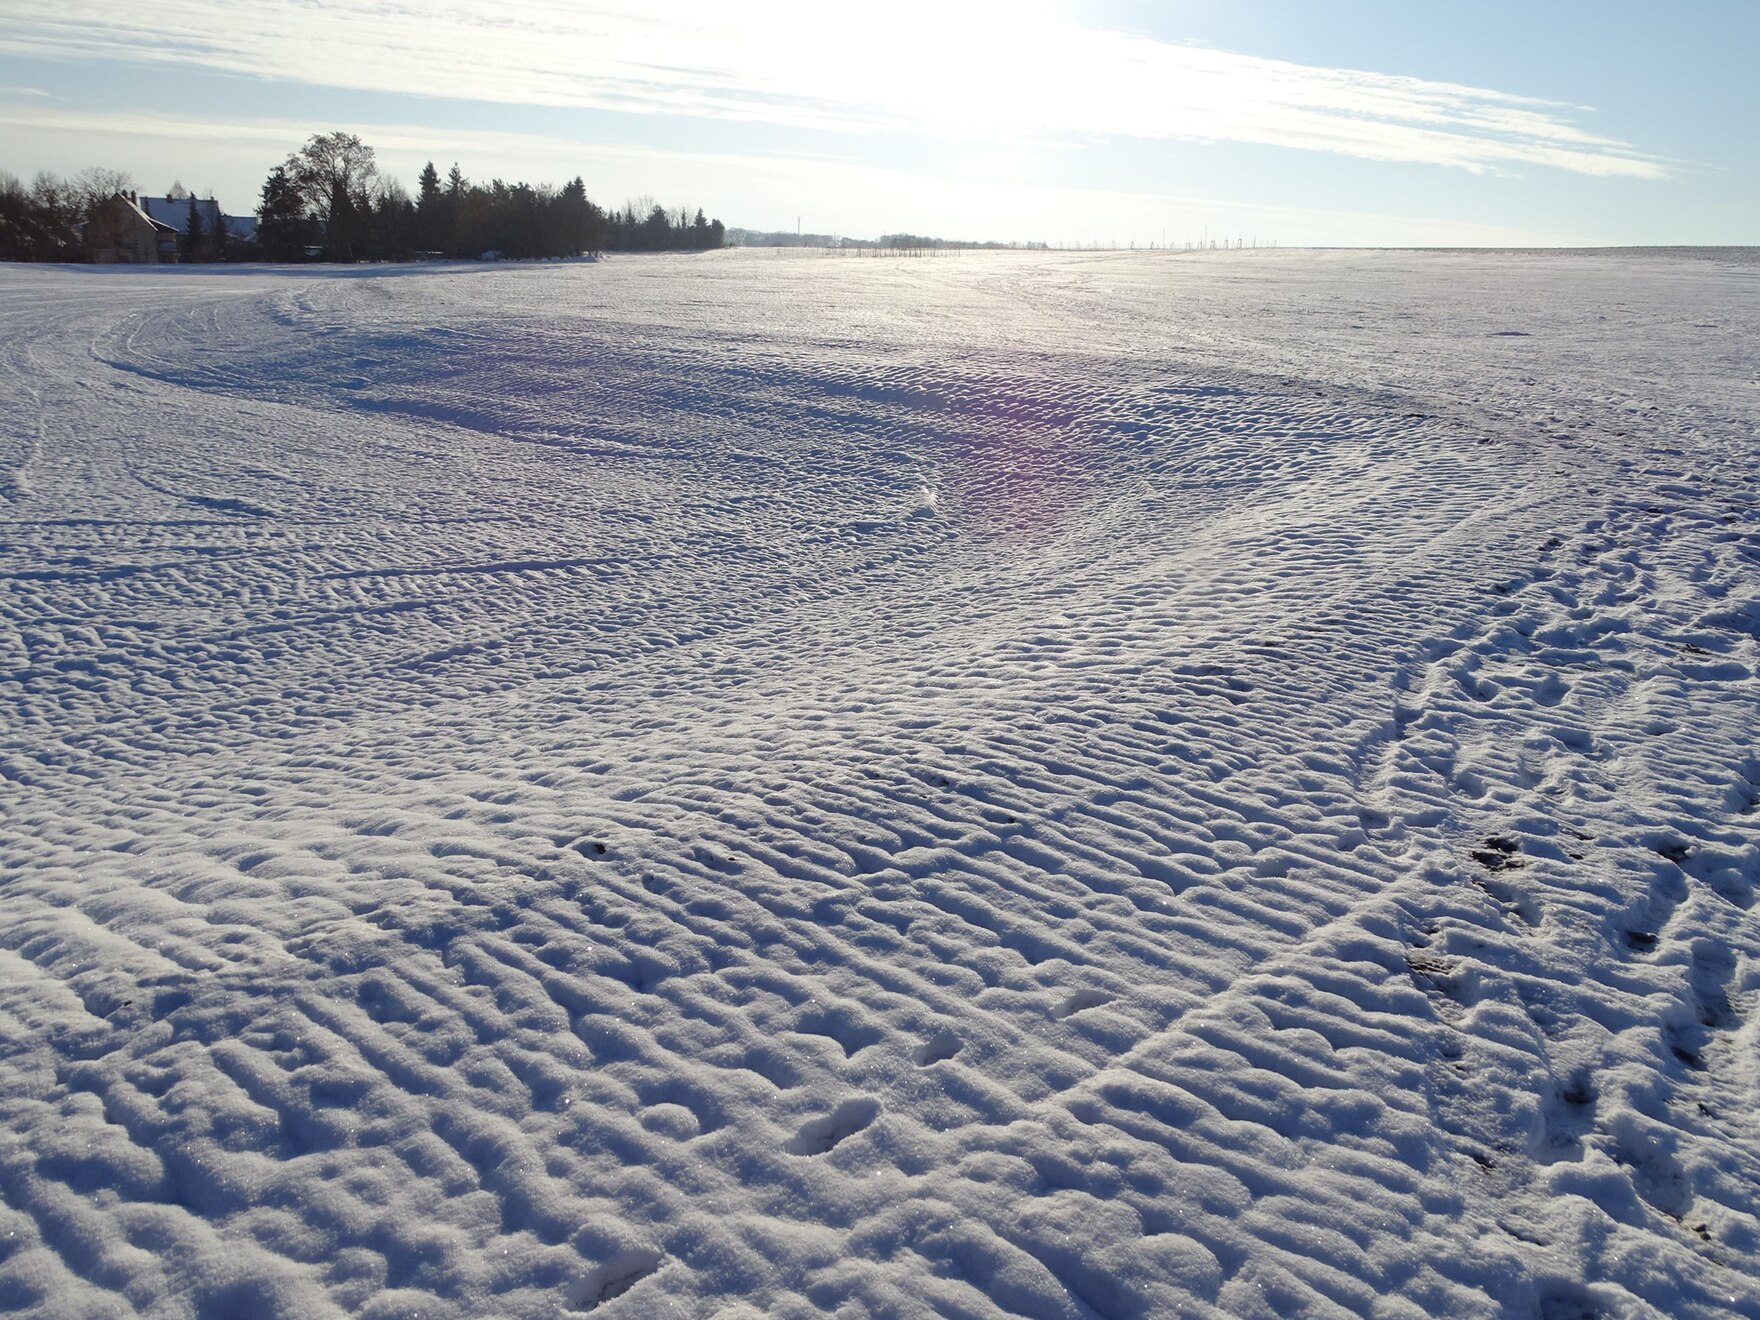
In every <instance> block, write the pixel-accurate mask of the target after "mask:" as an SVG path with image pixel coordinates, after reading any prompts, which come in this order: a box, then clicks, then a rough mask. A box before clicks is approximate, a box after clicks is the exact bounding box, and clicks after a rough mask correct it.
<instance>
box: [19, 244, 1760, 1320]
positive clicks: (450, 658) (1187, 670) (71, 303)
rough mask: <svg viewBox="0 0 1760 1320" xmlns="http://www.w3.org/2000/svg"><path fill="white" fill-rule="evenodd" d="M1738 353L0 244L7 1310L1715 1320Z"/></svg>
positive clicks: (1750, 709)
mask: <svg viewBox="0 0 1760 1320" xmlns="http://www.w3.org/2000/svg"><path fill="white" fill-rule="evenodd" d="M1757 332H1760V264H1754V263H1752V261H1751V260H1745V259H1744V254H1742V253H1730V254H1724V256H1723V257H1722V259H1717V260H1695V259H1689V258H1688V257H1687V256H1685V255H1670V254H1652V255H1643V254H1623V255H1621V254H1603V255H1594V256H1577V255H1542V254H1531V255H1499V256H1488V255H1472V254H1410V253H1403V254H1402V253H1358V254H1347V253H1330V254H1326V253H1298V252H1287V251H1279V252H1241V253H1228V254H1221V253H1207V254H1203V255H1192V256H1185V255H1172V254H1164V253H1155V254H1125V253H1120V254H1059V253H1039V254H1009V253H1002V254H994V255H984V256H976V255H973V256H967V257H962V258H958V259H943V260H915V261H905V260H898V261H878V260H867V261H852V260H834V259H829V258H824V257H817V256H807V255H802V254H793V253H790V254H786V255H782V256H778V255H775V254H771V253H753V252H729V253H718V254H712V255H709V256H699V257H684V256H680V257H662V258H655V259H630V258H626V259H619V260H615V261H611V262H606V263H603V264H599V265H572V266H556V267H543V266H538V267H494V268H475V267H447V268H438V269H427V270H418V269H400V270H385V271H366V270H334V271H323V270H313V269H299V270H280V271H277V270H254V271H252V270H245V269H231V270H212V271H204V270H193V269H168V270H160V271H137V272H126V271H118V270H114V269H110V270H74V269H67V270H44V269H27V268H14V269H6V270H3V271H0V495H3V496H4V499H3V500H0V574H3V577H4V592H3V594H0V621H3V622H0V657H3V658H0V690H3V691H4V697H5V704H4V706H3V708H0V719H3V720H4V723H3V724H0V779H3V783H0V900H3V901H0V1310H14V1311H19V1312H23V1313H26V1314H31V1315H39V1316H67V1317H82V1318H84V1317H104V1316H122V1315H129V1314H134V1313H141V1314H146V1315H152V1316H167V1317H170V1316H197V1317H205V1318H218V1317H267V1316H289V1317H294V1316H297V1317H323V1316H330V1315H336V1314H342V1313H352V1314H360V1315H364V1316H379V1317H392V1316H400V1317H415V1316H426V1317H480V1316H491V1315H506V1316H551V1315H572V1314H583V1313H591V1314H593V1315H595V1316H599V1317H607V1318H609V1317H649V1316H654V1317H669V1316H680V1317H683V1316H710V1315H721V1316H724V1317H728V1318H729V1320H732V1318H733V1317H741V1316H744V1317H752V1316H758V1315H775V1316H801V1315H811V1314H818V1313H830V1314H835V1315H838V1316H844V1317H859V1316H882V1315H884V1316H929V1315H936V1316H961V1317H985V1316H1004V1315H1007V1316H1029V1317H1035V1318H1039V1320H1048V1318H1051V1317H1058V1318H1063V1317H1070V1318H1074V1317H1108V1318H1111V1317H1128V1316H1172V1315H1188V1314H1189V1315H1204V1316H1230V1317H1261V1316H1266V1317H1269V1316H1290V1315H1316V1316H1320V1315H1337V1314H1366V1315H1374V1316H1380V1317H1390V1318H1391V1317H1420V1316H1440V1315H1448V1316H1492V1315H1517V1316H1523V1315H1527V1316H1544V1317H1553V1318H1556V1320H1562V1318H1564V1317H1573V1316H1587V1315H1610V1316H1627V1315H1630V1316H1655V1315H1667V1316H1715V1315H1755V1314H1760V1025H1757V1024H1760V1015H1757V1014H1756V1013H1755V1011H1754V1009H1755V1005H1756V1000H1757V991H1760V925H1757V922H1756V915H1755V912H1754V910H1753V906H1752V905H1753V901H1754V897H1755V887H1756V884H1757V883H1760V813H1757V812H1756V810H1755V804H1756V800H1757V798H1760V702H1757V701H1756V696H1757V679H1756V676H1755V670H1756V666H1757V665H1760V516H1757V512H1756V508H1755V501H1754V496H1755V489H1754V481H1755V465H1754V453H1755V446H1756V441H1757V440H1760V333H1757Z"/></svg>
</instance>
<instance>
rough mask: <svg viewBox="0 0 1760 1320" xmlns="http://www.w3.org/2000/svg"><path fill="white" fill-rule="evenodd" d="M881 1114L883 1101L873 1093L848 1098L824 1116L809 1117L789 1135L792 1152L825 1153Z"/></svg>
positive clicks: (801, 1153) (789, 1147) (789, 1146)
mask: <svg viewBox="0 0 1760 1320" xmlns="http://www.w3.org/2000/svg"><path fill="white" fill-rule="evenodd" d="M879 1116H880V1102H879V1101H878V1100H876V1099H874V1098H873V1097H872V1096H858V1097H857V1098H856V1099H854V1100H845V1101H844V1102H843V1103H842V1104H840V1105H839V1106H837V1108H836V1109H833V1110H832V1111H831V1112H830V1113H829V1114H826V1115H825V1116H824V1117H823V1118H813V1119H808V1120H807V1121H806V1122H805V1123H803V1124H801V1129H800V1131H799V1132H796V1133H795V1134H794V1136H793V1137H791V1138H790V1139H789V1142H788V1145H787V1147H785V1149H786V1150H787V1151H788V1153H789V1154H790V1155H823V1154H825V1152H826V1151H828V1150H830V1149H831V1148H832V1147H834V1146H836V1145H837V1144H838V1143H839V1142H840V1141H842V1140H844V1138H846V1137H853V1136H854V1135H855V1134H856V1133H858V1132H860V1131H861V1130H862V1129H863V1128H865V1127H867V1126H868V1124H870V1123H872V1122H873V1121H874V1120H875V1119H876V1118H878V1117H879Z"/></svg>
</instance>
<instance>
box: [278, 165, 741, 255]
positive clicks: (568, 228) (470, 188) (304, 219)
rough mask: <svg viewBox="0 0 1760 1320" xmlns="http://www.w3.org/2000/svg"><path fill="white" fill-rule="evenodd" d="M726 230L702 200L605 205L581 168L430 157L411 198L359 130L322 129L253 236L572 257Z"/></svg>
mask: <svg viewBox="0 0 1760 1320" xmlns="http://www.w3.org/2000/svg"><path fill="white" fill-rule="evenodd" d="M725 238H726V230H725V228H724V226H723V225H722V223H721V222H720V221H719V220H710V219H709V218H708V217H706V216H705V215H704V214H703V212H702V211H701V210H698V211H697V212H696V214H695V215H694V216H691V215H689V214H688V213H687V212H686V211H684V210H683V209H680V210H679V211H677V212H668V211H667V210H666V209H665V208H664V207H661V206H657V205H647V206H646V209H643V210H638V208H637V206H636V204H635V203H631V204H629V205H627V206H626V207H624V209H623V210H622V211H615V212H609V213H608V212H606V211H605V210H603V209H602V208H601V207H599V206H598V205H597V204H595V203H594V202H593V201H592V200H591V199H589V198H588V196H587V190H586V184H585V183H584V182H583V181H582V180H581V179H580V178H578V177H577V178H575V179H573V180H571V181H570V182H569V183H567V184H564V185H563V186H562V187H561V188H553V187H550V186H549V185H547V184H538V185H532V184H527V183H512V184H510V183H505V182H503V181H502V180H500V179H492V180H490V181H489V182H488V183H473V182H472V181H471V180H469V179H467V178H465V176H464V175H463V173H461V172H460V170H459V168H458V166H457V165H456V164H455V165H453V167H452V169H451V170H450V171H449V172H448V173H447V175H446V177H445V178H444V179H442V178H441V177H440V174H439V172H438V171H437V170H436V169H435V168H434V164H433V162H432V161H430V162H429V163H428V164H427V165H426V166H425V167H424V168H423V169H422V173H421V176H420V178H419V179H418V180H417V182H416V195H415V196H414V197H413V198H412V197H411V196H410V195H409V194H408V193H407V192H405V191H404V189H403V187H402V185H401V184H399V183H398V182H397V181H396V180H395V179H388V178H384V177H381V176H380V175H379V173H378V169H377V167H376V165H375V163H374V160H373V149H372V148H371V147H369V146H367V145H366V144H365V143H363V142H362V141H361V140H360V139H359V138H358V137H355V136H354V135H353V134H351V133H324V134H320V135H318V136H317V137H314V138H312V139H311V140H310V141H309V142H307V143H306V145H305V146H304V147H302V148H300V150H298V151H296V152H294V153H293V155H291V156H289V157H288V158H287V161H286V163H285V164H282V165H278V166H276V167H275V169H274V170H273V171H272V172H271V173H270V175H269V177H268V179H267V180H265V181H264V183H263V190H262V197H261V201H260V203H259V205H258V207H257V241H258V243H259V244H260V245H261V247H262V250H263V255H264V256H265V257H267V258H268V259H269V260H271V261H298V260H301V259H302V258H304V257H307V256H316V257H320V258H322V259H324V260H327V261H409V260H413V259H416V258H419V257H454V258H460V259H466V260H475V259H478V258H484V257H509V258H531V257H572V256H579V255H581V254H583V253H596V252H604V251H630V252H661V251H678V250H684V249H703V248H716V247H720V246H721V245H722V244H723V242H724V241H725Z"/></svg>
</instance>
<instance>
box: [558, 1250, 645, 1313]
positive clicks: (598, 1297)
mask: <svg viewBox="0 0 1760 1320" xmlns="http://www.w3.org/2000/svg"><path fill="white" fill-rule="evenodd" d="M661 1259H662V1256H661V1253H660V1252H658V1251H656V1250H654V1248H652V1247H632V1248H631V1249H630V1250H628V1251H620V1252H618V1253H617V1254H616V1255H615V1256H613V1257H612V1258H611V1259H610V1260H608V1261H606V1262H605V1263H604V1264H603V1265H599V1266H597V1267H595V1268H594V1269H592V1270H589V1271H588V1272H587V1274H586V1275H585V1277H583V1278H582V1279H581V1280H580V1282H578V1283H576V1284H575V1285H574V1286H573V1287H572V1288H570V1289H569V1290H568V1309H569V1310H571V1311H592V1310H596V1309H597V1308H598V1307H599V1306H601V1305H603V1304H604V1303H606V1302H608V1301H610V1300H611V1299H612V1298H614V1297H621V1296H623V1294H624V1293H626V1292H628V1291H629V1290H630V1289H631V1288H633V1287H635V1286H636V1284H638V1283H640V1282H641V1281H642V1280H643V1279H645V1278H647V1277H648V1276H649V1275H650V1274H652V1273H653V1272H654V1271H655V1270H657V1269H659V1268H660V1261H661Z"/></svg>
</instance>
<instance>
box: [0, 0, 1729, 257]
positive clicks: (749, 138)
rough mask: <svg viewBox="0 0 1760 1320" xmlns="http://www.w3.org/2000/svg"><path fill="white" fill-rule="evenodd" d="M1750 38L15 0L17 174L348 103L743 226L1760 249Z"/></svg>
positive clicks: (1681, 8) (1615, 22)
mask: <svg viewBox="0 0 1760 1320" xmlns="http://www.w3.org/2000/svg"><path fill="white" fill-rule="evenodd" d="M1757 51H1760V3H1756V2H1755V0H1703V2H1702V3H1690V2H1688V3H1679V4H1677V5H1675V6H1672V7H1662V6H1656V5H1648V4H1646V5H1641V4H1637V3H1629V2H1627V0H1601V2H1599V3H1588V2H1587V0H1550V2H1549V0H1529V3H1525V4H1517V3H1505V0H1477V2H1476V3H1474V4H1471V5H1467V4H1447V5H1442V4H1422V3H1417V2H1416V0H1408V2H1405V3H1394V2H1392V0H1337V2H1336V3H1323V2H1321V0H1310V2H1308V3H1300V2H1298V0H1163V2H1162V3H1149V2H1148V0H1087V2H1085V3H1077V2H1073V0H1072V2H1070V3H1058V2H1056V0H1011V2H1010V3H1001V2H1000V0H966V2H965V3H960V2H959V0H940V2H939V3H927V2H925V0H891V2H890V3H888V4H887V5H884V6H839V5H828V4H825V3H822V2H821V3H812V4H807V3H799V2H798V0H744V3H726V0H721V2H719V3H708V2H707V0H678V2H676V3H647V4H643V3H638V2H637V0H597V2H592V3H578V2H576V0H501V2H500V3H498V4H495V5H484V4H482V3H480V0H421V2H419V3H418V2H417V0H155V3H154V4H152V5H150V6H138V7H128V6H121V5H118V4H115V3H114V2H113V0H0V169H6V170H10V171H11V172H13V173H15V174H18V175H21V176H23V177H26V178H28V177H29V176H30V175H32V174H34V173H35V172H36V171H37V170H39V169H52V170H55V171H57V172H62V173H72V172H74V171H76V170H78V169H79V168H81V167H83V166H86V165H103V166H109V167H115V168H120V169H124V170H126V171H128V172H129V173H130V174H131V175H132V176H133V178H134V180H135V182H136V184H137V186H139V187H140V188H141V189H142V190H143V191H149V192H161V191H163V190H164V189H165V188H166V187H167V186H168V185H169V184H170V183H171V182H172V180H173V179H176V180H179V181H181V182H183V183H184V184H186V185H188V186H189V187H191V188H193V189H195V190H197V191H199V192H202V193H204V194H205V193H207V192H209V191H213V192H214V193H215V194H216V195H217V196H218V197H219V198H220V200H221V202H222V204H223V205H224V206H225V207H226V208H227V209H228V210H230V211H234V212H242V211H248V210H250V209H252V208H253V207H254V205H255V199H256V194H257V189H258V188H259V187H260V185H261V182H262V179H263V177H264V175H265V174H266V173H267V172H268V170H269V168H270V167H271V166H273V165H274V164H275V163H277V162H278V161H279V160H281V159H282V158H284V157H285V156H286V155H287V153H288V152H289V151H291V150H293V149H294V148H295V147H297V146H298V145H299V143H300V142H301V141H303V140H304V138H305V137H306V136H308V135H309V134H311V133H313V132H318V131H322V130H328V129H331V128H345V129H348V130H350V131H354V132H357V133H359V134H360V135H361V136H362V137H363V138H365V139H366V140H367V141H368V142H369V143H371V144H372V145H374V146H375V148H376V149H377V150H378V153H379V158H380V162H381V165H382V167H383V168H384V169H385V170H386V171H387V172H388V173H391V174H393V175H396V176H397V177H399V178H401V179H402V181H403V182H404V183H405V184H406V185H413V182H414V177H415V174H416V171H417V170H418V169H419V168H420V166H421V163H422V162H423V161H424V160H427V159H429V158H432V159H434V160H435V161H436V162H437V163H438V164H439V165H440V167H441V169H442V171H444V169H445V168H446V166H448V165H449V164H451V163H452V162H453V161H455V160H456V161H457V162H458V163H459V164H460V166H461V168H463V170H464V171H465V173H466V174H468V175H470V176H472V177H490V176H500V177H503V178H507V179H510V180H511V179H516V178H524V179H528V180H531V181H534V182H537V181H551V182H561V181H563V180H565V179H567V178H569V177H572V176H573V175H575V174H577V173H578V174H581V175H583V176H584V177H585V179H586V182H587V187H588V192H589V194H590V195H592V196H593V197H594V198H595V199H596V200H599V201H601V202H604V203H612V204H618V203H621V202H622V201H624V200H625V199H626V198H632V197H641V196H653V197H655V198H656V199H658V200H660V201H662V202H664V203H666V204H667V205H669V206H673V205H679V204H686V205H689V206H692V207H695V206H698V205H701V206H703V207H704V208H705V209H707V210H708V211H709V212H710V213H711V214H714V215H718V216H719V217H721V218H722V219H723V220H725V221H727V222H728V223H729V224H732V225H743V226H747V227H752V228H792V227H794V225H795V223H796V217H797V216H798V217H799V219H800V222H801V223H802V224H803V225H804V226H805V227H806V228H808V229H814V230H820V231H827V232H835V233H847V234H853V235H872V234H878V233H881V232H886V231H891V230H900V229H908V230H913V231H916V232H933V233H940V234H945V235H957V236H961V237H973V238H999V239H1024V240H1045V241H1050V242H1060V241H1061V242H1072V241H1095V240H1098V241H1100V242H1111V241H1117V242H1121V243H1122V242H1137V243H1139V244H1143V243H1149V242H1159V241H1161V240H1162V238H1163V236H1165V237H1166V239H1167V240H1169V241H1171V242H1175V243H1179V242H1184V241H1186V240H1189V239H1196V238H1199V237H1200V236H1201V235H1202V234H1204V233H1206V232H1208V233H1209V235H1210V236H1211V237H1213V238H1214V237H1218V236H1223V235H1227V236H1244V237H1246V238H1247V240H1248V241H1249V242H1251V241H1252V240H1253V238H1254V237H1257V238H1258V239H1259V240H1260V241H1261V242H1269V241H1272V240H1275V241H1277V242H1279V243H1282V244H1284V245H1286V246H1292V245H1297V244H1358V243H1361V244H1620V243H1756V242H1760V149H1757V147H1756V144H1755V134H1754V132H1753V126H1754V125H1755V124H1756V123H1760V92H1756V84H1757V82H1760V80H1757V79H1756V78H1755V76H1754V74H1753V71H1752V68H1751V67H1750V66H1751V63H1752V60H1753V58H1754V53H1755V52H1757Z"/></svg>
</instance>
